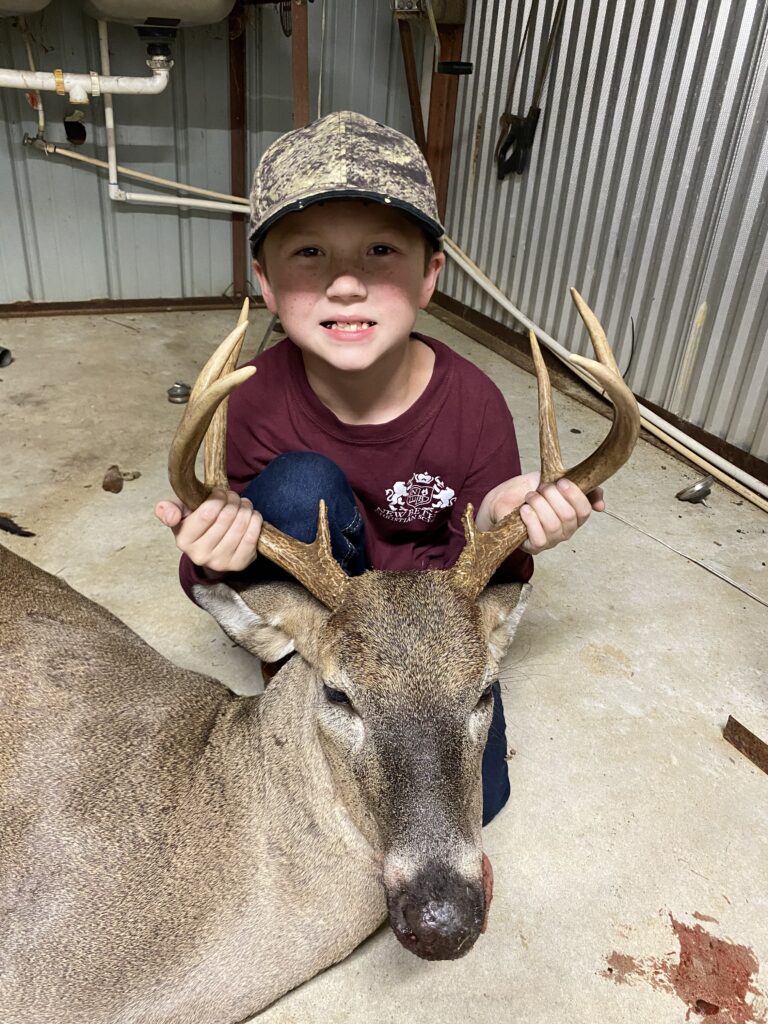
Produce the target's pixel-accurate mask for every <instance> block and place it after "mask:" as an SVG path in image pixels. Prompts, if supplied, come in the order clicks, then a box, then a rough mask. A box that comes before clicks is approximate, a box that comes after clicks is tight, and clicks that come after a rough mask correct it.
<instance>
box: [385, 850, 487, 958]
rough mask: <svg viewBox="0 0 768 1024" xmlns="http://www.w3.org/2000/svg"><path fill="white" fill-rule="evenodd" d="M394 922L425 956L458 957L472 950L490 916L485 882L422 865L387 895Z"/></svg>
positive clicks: (411, 946)
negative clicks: (398, 888) (416, 874)
mask: <svg viewBox="0 0 768 1024" xmlns="http://www.w3.org/2000/svg"><path fill="white" fill-rule="evenodd" d="M387 909H388V910H389V923H390V925H391V927H392V930H393V932H394V933H395V935H396V936H397V938H398V940H399V941H400V942H401V943H402V945H403V946H405V948H406V949H408V950H410V951H411V952H412V953H415V954H416V956H419V957H421V958H422V959H423V960H456V959H458V958H459V957H461V956H464V955H465V954H466V953H468V952H469V951H470V949H472V947H473V946H474V944H475V941H476V939H477V937H478V935H479V934H480V930H481V928H482V925H483V919H484V916H485V895H484V892H483V885H482V882H481V881H479V880H478V881H477V882H471V881H469V880H468V879H467V878H465V877H464V876H462V875H459V874H448V873H446V871H445V869H444V868H442V869H435V870H433V871H430V870H429V869H428V868H425V869H423V870H422V871H421V872H420V873H419V875H418V876H417V877H416V878H414V879H413V880H412V881H411V882H410V883H409V884H408V885H407V886H405V887H404V888H402V889H400V890H398V891H396V892H392V893H387Z"/></svg>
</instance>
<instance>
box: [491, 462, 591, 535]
mask: <svg viewBox="0 0 768 1024" xmlns="http://www.w3.org/2000/svg"><path fill="white" fill-rule="evenodd" d="M539 479H540V474H539V473H524V474H523V475H522V476H516V477H513V478H512V479H511V480H506V481H505V482H504V483H503V484H499V485H498V487H494V489H493V490H492V491H489V492H488V494H487V495H486V496H485V498H484V499H483V501H482V503H481V505H480V508H479V509H478V513H477V517H476V520H475V521H476V523H477V526H478V528H479V529H481V530H490V528H491V527H492V526H495V525H496V523H498V522H500V521H501V520H502V519H503V518H504V517H505V516H508V515H509V513H510V512H513V511H514V510H515V509H516V508H519V509H520V518H521V519H522V521H523V523H524V524H525V528H526V529H527V530H528V539H527V540H526V541H525V543H524V544H522V545H521V547H522V549H523V551H527V552H528V554H529V555H537V554H539V552H540V551H546V550H547V549H548V548H553V547H555V546H556V545H557V544H560V543H561V541H564V540H569V538H571V537H572V536H573V534H574V533H575V532H576V530H578V528H579V527H580V526H583V525H584V523H586V521H587V519H589V516H590V513H591V511H592V509H594V510H595V511H596V512H603V511H604V510H605V502H604V501H603V489H602V487H596V488H595V490H594V491H590V493H589V494H584V492H583V491H582V490H581V489H580V488H578V487H577V486H576V484H572V483H571V482H570V481H569V480H565V479H563V480H558V482H557V483H556V484H544V486H543V487H539Z"/></svg>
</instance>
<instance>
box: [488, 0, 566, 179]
mask: <svg viewBox="0 0 768 1024" xmlns="http://www.w3.org/2000/svg"><path fill="white" fill-rule="evenodd" d="M537 6H538V0H532V3H531V9H530V11H529V13H528V19H527V21H526V25H525V31H524V32H523V39H522V42H521V44H520V51H519V53H518V55H517V63H516V64H515V70H514V72H513V73H512V81H511V83H510V89H509V99H508V101H507V106H508V107H509V106H511V105H512V93H513V90H514V86H515V79H516V78H517V72H518V70H519V68H520V62H521V60H522V55H523V49H524V47H525V40H526V37H527V35H528V28H529V26H530V23H531V18H532V17H533V16H534V12H535V10H536V8H537ZM564 8H565V0H559V2H558V5H557V10H556V11H555V16H554V18H553V20H552V28H551V29H550V32H549V37H548V39H547V45H546V49H545V50H544V59H543V61H542V65H541V68H540V69H539V74H538V77H537V79H536V85H535V87H534V91H533V100H532V102H531V105H530V107H529V108H528V113H527V114H526V115H525V117H522V116H520V115H519V114H510V113H509V112H508V111H506V112H505V113H504V114H502V116H501V120H500V127H501V130H502V133H501V136H500V137H499V141H498V144H497V146H496V154H495V156H496V161H497V177H498V179H499V181H503V180H504V178H506V176H507V175H508V174H511V173H513V172H514V173H515V174H523V173H524V171H525V170H526V169H527V167H528V162H529V160H530V156H531V149H532V147H533V139H534V136H535V135H536V126H537V125H538V123H539V115H540V114H541V108H540V107H539V102H540V100H541V95H542V93H543V91H544V85H545V84H546V81H547V71H548V70H549V63H550V60H551V58H552V51H553V49H554V45H555V40H556V38H557V33H558V31H559V29H560V25H561V23H562V19H563V10H564Z"/></svg>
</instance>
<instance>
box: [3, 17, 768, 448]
mask: <svg viewBox="0 0 768 1024" xmlns="http://www.w3.org/2000/svg"><path fill="white" fill-rule="evenodd" d="M530 4H531V0H502V2H498V3H492V2H490V0H474V2H472V0H470V3H469V4H468V7H469V19H470V20H469V23H468V25H467V31H466V34H465V39H466V42H465V53H464V56H465V58H466V59H469V60H473V61H474V64H475V72H474V74H473V75H472V76H471V77H469V78H466V79H461V80H460V88H459V110H458V114H457V125H456V133H455V157H454V164H453V170H452V176H451V190H450V195H451V200H450V205H449V209H448V213H447V217H446V221H447V226H448V230H449V232H450V233H451V234H452V235H453V237H454V238H456V240H457V241H458V242H459V244H460V245H461V246H462V247H463V248H465V249H466V251H467V252H468V253H469V254H470V256H472V257H473V259H475V260H476V261H477V262H478V263H479V264H480V266H481V267H483V269H484V270H485V271H486V272H487V273H488V274H489V275H490V276H491V277H492V278H493V279H494V280H495V281H496V282H497V283H498V284H499V286H500V287H502V288H503V289H504V290H505V291H506V292H507V293H508V294H509V296H510V298H511V299H512V300H513V301H514V302H515V303H516V304H517V305H518V306H519V307H520V308H521V309H523V310H524V311H525V312H526V313H527V314H528V315H529V316H530V317H531V318H532V319H533V320H535V321H537V322H538V323H539V324H541V326H542V327H544V328H545V329H546V330H547V331H549V332H550V333H551V334H553V335H554V336H555V337H557V338H558V339H559V340H560V341H561V342H563V343H564V344H566V345H568V346H569V347H571V348H573V349H574V350H578V351H582V352H584V351H586V348H587V342H586V335H585V333H584V331H583V330H582V329H581V327H580V325H579V324H578V322H577V319H576V316H575V314H574V313H573V311H572V310H571V307H570V300H569V299H568V293H567V289H568V285H570V284H575V285H577V286H578V287H579V288H580V290H581V291H582V292H583V293H584V295H585V296H586V298H587V299H588V301H589V302H590V303H591V304H592V305H593V306H594V308H595V310H596V311H597V312H598V313H599V315H600V316H601V318H602V320H603V322H604V324H605V326H606V328H607V330H608V333H609V336H610V338H611V340H612V342H613V344H614V347H615V349H616V350H617V353H618V357H619V363H620V365H621V366H622V368H626V367H627V366H629V372H628V377H629V380H630V383H631V385H632V386H633V388H634V389H635V390H636V392H637V393H638V394H640V395H642V396H644V397H645V398H647V399H648V400H650V401H652V402H655V403H657V404H659V405H661V406H663V407H664V408H667V409H669V410H671V411H672V412H675V413H677V414H678V415H680V416H682V417H683V418H686V419H689V420H691V421H693V422H695V423H697V424H699V425H701V426H703V427H704V428H705V429H707V430H709V431H711V432H712V433H714V434H717V435H719V436H721V437H723V438H725V439H727V440H728V441H730V442H731V443H733V444H734V445H737V446H739V447H741V448H744V449H745V450H747V451H750V452H751V453H752V454H754V455H756V456H758V457H760V458H763V459H765V458H768V346H766V345H765V343H764V340H763V339H764V336H765V333H766V327H768V289H766V288H765V287H764V282H765V279H766V267H767V266H768V216H767V215H766V188H767V187H768V159H767V157H768V152H766V146H767V145H768V143H767V142H766V132H765V125H766V123H767V120H768V117H767V115H768V109H766V108H767V107H768V70H767V68H768V57H767V55H766V36H767V35H768V28H767V21H768V8H767V7H766V5H765V4H764V3H762V2H758V0H750V2H747V0H741V2H739V0H731V2H726V0H697V2H695V3H690V2H685V0H643V2H638V0H612V2H611V3H607V2H602V3H601V2H600V0H570V2H568V3H566V7H565V15H564V20H563V28H562V32H561V35H560V39H559V41H558V43H557V46H556V47H555V50H554V55H553V60H552V67H551V71H550V80H549V82H548V84H547V87H546V92H545V96H544V103H543V107H544V110H543V113H542V117H541V121H540V123H539V128H538V132H537V137H536V142H535V145H534V150H533V158H532V162H531V166H530V169H529V171H528V172H527V174H526V175H525V176H523V177H516V176H515V177H512V178H509V179H507V180H506V181H504V182H498V181H497V180H496V173H495V166H494V162H493V150H494V146H495V143H496V138H497V132H498V119H499V116H500V114H501V112H502V110H503V109H504V107H505V103H506V96H507V89H508V85H509V77H510V72H511V67H512V65H513V64H514V61H515V56H516V54H517V51H518V49H519V46H520V40H521V37H522V33H523V27H524V24H525V19H526V17H527V14H528V12H529V10H530ZM554 7H555V0H539V2H538V3H537V5H536V14H535V17H534V19H533V21H532V26H531V31H530V32H529V37H528V41H527V44H526V47H525V51H524V54H523V60H522V62H521V66H520V71H519V74H518V77H517V82H516V88H515V92H514V95H513V101H512V109H513V110H514V111H515V112H521V111H525V110H526V109H527V106H528V104H529V103H530V100H531V96H532V92H533V80H534V77H535V72H536V65H537V61H538V59H540V57H541V53H542V49H543V40H544V39H545V37H546V34H547V31H548V28H549V25H550V23H551V20H552V17H553V13H554ZM309 18H310V42H311V58H310V90H311V106H310V109H311V112H312V114H313V116H314V115H316V114H317V113H318V112H319V113H321V114H324V113H327V112H329V111H330V110H333V109H342V108H351V109H354V110H360V111H362V112H364V113H367V114H370V115H371V116H374V117H377V118H379V119H380V120H383V121H386V122H388V123H390V124H393V125H394V126H396V127H398V128H400V129H401V130H404V131H407V132H409V131H410V114H409V111H408V104H407V97H406V90H405V81H404V75H403V70H402V59H401V55H400V48H399V41H398V36H397V31H396V28H395V25H394V22H393V19H392V16H391V13H390V10H389V4H388V2H387V0H376V2H374V3H363V2H357V3H350V2H345V0H316V2H315V3H313V4H310V5H309ZM248 19H249V26H248V33H249V40H248V69H247V83H248V123H249V127H250V134H249V158H250V165H251V167H252V166H253V165H254V164H255V163H256V161H257V160H258V157H259V155H260V153H261V152H262V151H263V150H264V148H265V147H266V146H267V145H268V144H269V143H270V142H271V141H272V140H273V139H274V138H275V137H276V136H277V135H279V134H281V133H282V132H283V131H285V130H287V129H288V128H290V126H291V99H290V97H291V81H290V40H289V39H287V38H285V36H284V35H283V33H282V31H281V28H280V23H279V19H278V16H277V11H276V9H275V8H274V7H272V6H267V7H258V8H249V9H248ZM30 26H31V28H32V30H33V32H34V34H35V37H36V39H37V41H38V42H39V43H40V44H41V46H42V48H43V49H44V51H45V52H44V53H43V52H42V51H41V50H40V49H39V48H36V53H37V54H38V57H39V66H40V67H41V68H43V69H46V70H51V69H53V68H54V67H58V66H63V67H65V68H67V69H68V70H69V69H70V68H71V69H72V70H85V69H86V68H95V67H97V65H98V46H97V35H96V25H95V22H93V21H92V20H90V19H89V18H87V17H85V16H84V15H82V13H81V11H80V7H79V5H78V4H77V3H76V2H75V0H54V2H53V3H52V4H51V6H50V7H48V8H47V9H46V11H44V12H43V13H42V15H38V16H35V17H32V18H30ZM417 38H418V39H419V43H420V40H421V38H423V36H422V34H418V36H417ZM110 39H111V50H112V54H113V57H112V63H113V70H114V71H116V72H123V73H127V74H141V73H143V71H144V56H145V54H144V50H143V47H142V45H141V44H140V42H139V40H138V38H137V37H136V35H135V33H134V32H133V30H132V29H129V28H126V27H123V26H119V25H114V26H111V27H110ZM175 51H176V52H175V57H176V62H177V63H176V67H175V68H174V70H173V72H172V77H171V86H170V88H169V90H168V91H167V92H166V93H165V94H164V95H162V96H159V97H153V98H146V99H140V98H131V97H117V98H116V99H115V111H116V118H117V122H118V141H119V159H120V162H121V163H124V164H126V165H128V166H132V167H135V168H138V169H141V170H146V171H149V172H150V173H156V174H160V175H162V176H164V177H169V178H178V179H181V180H186V181H189V182H191V183H194V184H198V185H203V186H206V187H209V188H213V189H217V190H220V191H223V192H229V191H230V186H229V138H228V134H227V124H228V114H227V95H228V72H227V39H226V24H224V23H222V24H219V25H215V26H210V27H206V28H199V29H191V30H184V31H182V32H181V33H180V35H179V42H178V43H177V45H176V47H175ZM427 56H428V55H427ZM25 62H26V56H25V52H24V47H23V42H22V39H21V37H20V35H19V34H18V32H17V31H15V30H14V29H13V28H12V23H11V20H10V19H7V18H6V19H0V64H3V65H7V66H15V67H23V66H25ZM319 93H320V96H319V95H318V94H319ZM45 103H46V110H47V114H48V117H49V123H50V128H49V131H48V135H49V136H50V137H51V139H52V140H53V141H63V139H64V133H63V127H62V123H61V122H62V117H63V115H64V113H65V110H66V101H65V99H63V98H62V99H60V98H58V97H56V96H53V95H52V94H47V96H46V97H45ZM0 113H1V114H2V118H3V125H2V129H0V224H1V225H2V228H0V302H9V301H18V300H30V299H31V300H34V301H57V300H62V301H66V300H72V299H86V298H102V297H110V298H150V297H176V296H199V295H214V294H218V293H221V292H224V291H225V290H226V289H227V288H228V286H229V285H230V283H231V277H232V269H231V267H232V260H231V238H230V224H229V220H228V218H227V217H226V216H222V215H219V214H213V213H209V214H205V213H197V212H196V213H189V212H179V211H176V210H173V209H158V208H156V207H136V206H125V205H118V204H113V203H110V201H109V199H108V198H107V195H106V186H105V181H104V177H105V176H104V174H103V173H99V172H96V173H94V172H93V171H91V170H89V169H86V168H81V167H77V166H71V165H69V164H67V163H64V161H63V160H55V158H51V159H48V160H46V159H45V158H44V157H43V156H42V155H41V154H39V153H37V152H32V151H31V150H30V149H28V148H25V147H23V146H22V145H21V137H22V136H23V134H24V132H25V131H27V132H31V133H34V131H35V115H34V113H33V112H32V111H31V110H30V109H29V108H28V106H27V105H26V103H25V101H24V98H23V95H22V94H21V93H20V92H16V91H13V90H7V89H3V90H0ZM102 120H103V112H102V108H101V104H100V102H98V101H96V102H95V103H93V104H92V109H91V111H89V114H88V121H87V127H88V131H89V142H88V144H87V145H86V146H84V147H83V151H84V152H88V153H92V154H94V155H97V156H100V157H102V158H104V157H105V146H104V136H103V130H102V127H101V125H102ZM130 187H131V188H132V189H133V188H137V186H134V185H133V184H131V185H130ZM441 287H442V288H443V290H444V291H446V292H447V293H448V294H450V295H452V296H454V297H455V298H457V299H460V300H461V301H464V302H467V303H468V304H470V305H471V306H473V307H474V308H476V309H479V310H481V311H482V312H485V313H487V314H489V315H491V316H493V317H495V318H496V319H499V320H501V321H502V322H505V323H509V322H511V319H510V317H509V316H508V314H506V313H505V312H504V311H503V310H500V309H499V308H498V307H496V306H495V304H494V303H493V302H491V301H490V300H489V299H487V298H486V296H485V295H484V293H483V292H482V291H481V290H480V289H479V288H477V287H476V286H475V285H473V284H472V283H471V282H468V281H467V280H466V279H465V278H463V276H462V275H461V273H460V272H459V271H458V270H457V269H456V268H455V267H451V266H450V264H449V266H448V268H447V272H446V274H445V275H444V277H443V279H442V282H441ZM630 317H633V318H634V321H635V326H636V343H635V347H634V352H631V348H632V346H631V328H630ZM630 356H631V357H632V358H631V363H630Z"/></svg>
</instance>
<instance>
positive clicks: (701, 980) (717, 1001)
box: [601, 914, 766, 1024]
mask: <svg viewBox="0 0 768 1024" xmlns="http://www.w3.org/2000/svg"><path fill="white" fill-rule="evenodd" d="M694 916H696V917H698V918H699V919H700V920H706V918H704V916H703V915H698V914H697V915H694ZM670 920H671V922H672V928H673V929H674V932H675V935H676V936H677V939H678V942H679V943H680V953H679V955H676V954H674V953H670V954H668V955H667V956H665V957H661V958H654V957H643V958H637V957H632V956H629V955H627V954H626V953H618V952H614V953H611V955H610V956H609V957H607V959H606V968H605V970H604V971H601V974H602V975H603V977H605V978H610V979H611V980H612V981H615V982H616V984H622V983H627V982H628V981H629V979H630V978H633V977H637V978H642V979H643V980H644V981H647V982H648V983H649V984H650V985H652V986H653V988H657V989H660V990H662V991H665V992H673V993H674V994H675V995H676V996H678V998H679V999H681V1000H682V1001H683V1002H684V1003H685V1005H686V1006H687V1008H688V1009H687V1012H686V1015H685V1019H686V1020H689V1019H690V1018H691V1014H698V1015H700V1016H701V1017H703V1018H706V1019H707V1024H765V1021H766V1017H765V1015H764V1014H762V1013H760V1015H759V1016H755V1015H754V1012H753V1011H754V1006H753V1002H754V997H755V996H760V995H762V993H761V992H760V990H759V989H758V988H757V987H756V985H755V984H754V977H755V975H756V974H757V973H758V971H759V969H760V965H759V964H758V962H757V959H756V957H755V955H754V953H753V952H752V950H751V949H749V947H748V946H740V945H739V944H738V943H735V942H729V941H727V940H726V939H719V938H717V937H716V936H714V935H711V934H710V933H709V932H707V931H705V930H704V929H703V928H702V927H701V925H699V924H697V925H693V926H691V925H687V924H683V923H682V922H681V921H677V920H676V919H675V918H674V917H672V915H670ZM749 996H751V997H753V999H752V1000H750V1001H749V1002H748V1001H747V997H749Z"/></svg>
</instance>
